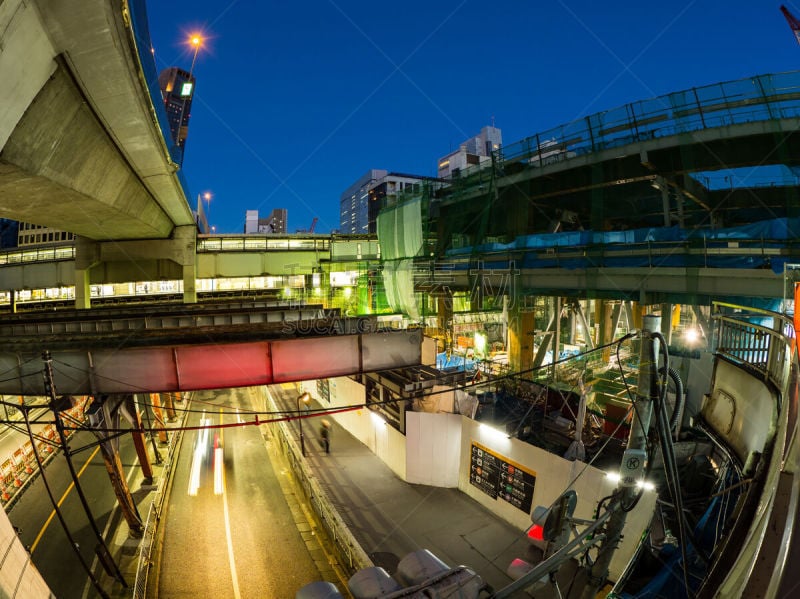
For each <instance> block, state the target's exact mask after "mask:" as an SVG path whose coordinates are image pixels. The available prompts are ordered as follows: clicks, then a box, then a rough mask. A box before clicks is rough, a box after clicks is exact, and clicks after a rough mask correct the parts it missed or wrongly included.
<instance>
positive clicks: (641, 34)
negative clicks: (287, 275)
mask: <svg viewBox="0 0 800 599" xmlns="http://www.w3.org/2000/svg"><path fill="white" fill-rule="evenodd" d="M784 3H785V4H787V6H788V7H789V8H790V10H792V12H794V14H795V15H797V16H799V17H800V2H799V1H797V0H795V1H793V2H784ZM779 6H780V2H772V1H771V0H728V1H725V2H723V1H721V0H720V1H717V0H695V1H687V0H660V1H658V2H642V1H633V0H630V1H615V0H607V1H605V2H597V1H596V0H553V1H544V0H542V1H536V2H535V1H533V0H515V1H506V0H499V1H497V2H491V3H490V2H486V1H485V0H482V1H480V2H479V1H477V0H464V1H458V0H456V1H452V2H436V1H431V0H427V1H424V2H421V1H418V0H404V1H403V2H376V1H372V2H364V1H346V0H335V1H327V0H307V1H305V2H293V1H280V2H277V1H276V2H270V1H263V0H159V1H154V0H151V1H149V2H148V16H149V20H150V28H151V35H152V41H153V47H154V49H155V58H156V65H157V67H158V69H159V70H161V69H162V68H165V67H167V66H179V67H182V68H185V69H188V68H189V66H190V64H191V58H192V54H191V50H190V49H189V48H188V47H187V45H186V43H185V40H186V38H187V37H188V34H189V32H191V31H195V30H202V31H203V32H205V35H206V36H207V38H208V39H207V41H206V43H205V48H204V49H203V50H202V51H201V52H200V54H199V56H198V58H197V64H196V65H195V68H194V74H195V76H196V77H197V88H196V94H195V98H194V104H193V106H192V115H191V117H192V118H191V122H190V127H189V137H188V140H187V143H186V154H185V159H184V171H185V175H186V177H187V179H188V181H189V186H190V191H191V193H192V194H193V196H194V197H196V195H197V194H198V193H200V192H203V191H206V190H210V191H211V192H212V193H213V196H214V197H213V200H212V201H211V208H210V219H209V220H210V222H211V224H213V225H215V226H216V228H217V231H218V232H241V231H242V228H243V226H244V215H245V210H248V209H258V210H259V211H260V212H261V214H262V216H266V215H267V214H268V213H269V211H270V210H271V209H272V208H275V207H282V208H287V209H288V211H289V214H288V220H289V227H288V230H289V231H290V232H294V231H295V230H296V229H298V228H307V227H308V226H309V225H310V224H311V219H312V218H313V217H314V216H317V217H319V223H318V224H317V231H318V232H329V231H331V230H332V229H336V228H337V227H338V224H339V195H340V194H341V192H342V191H344V189H346V188H347V187H348V186H349V185H350V184H351V183H352V182H353V181H355V180H356V179H357V178H358V177H360V176H361V175H362V174H364V173H365V172H366V171H367V170H368V169H370V168H385V169H388V170H390V171H399V172H405V173H414V174H420V175H435V173H436V160H437V158H439V157H440V156H442V155H443V154H446V153H448V152H449V151H450V150H451V148H455V147H457V146H458V144H459V143H460V142H462V141H463V140H465V139H467V138H468V137H471V136H473V135H476V134H477V133H479V131H480V129H481V127H483V126H485V125H488V124H491V120H492V118H494V122H495V124H496V126H497V127H499V128H500V129H502V132H503V141H504V143H506V144H509V143H511V142H514V141H518V140H520V139H522V138H524V137H527V136H529V135H532V134H534V133H536V132H537V131H544V130H546V129H549V128H551V127H555V126H557V125H560V124H562V123H566V122H569V121H571V120H573V119H576V118H580V117H583V116H586V115H587V114H591V113H594V112H599V111H603V110H608V109H611V108H615V107H617V106H619V105H622V104H625V103H627V102H632V101H636V100H641V99H645V98H649V97H653V96H657V95H661V94H665V93H669V92H672V91H678V90H681V89H685V88H690V87H693V86H702V85H707V84H711V83H716V82H719V81H726V80H731V79H740V78H744V77H749V76H751V75H757V74H764V73H776V72H783V71H789V70H795V69H798V68H800V46H799V45H798V44H797V42H796V41H795V39H794V37H793V36H792V33H791V30H790V29H789V26H788V24H787V23H786V21H785V20H784V18H783V16H782V15H781V13H780V10H779Z"/></svg>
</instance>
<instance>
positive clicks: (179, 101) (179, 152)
mask: <svg viewBox="0 0 800 599" xmlns="http://www.w3.org/2000/svg"><path fill="white" fill-rule="evenodd" d="M158 85H159V87H160V88H161V96H162V98H163V99H164V108H166V110H167V120H168V122H169V133H170V136H171V139H172V143H173V148H172V155H173V158H175V159H176V160H177V161H178V164H183V151H184V147H185V145H186V136H187V135H188V133H189V117H190V115H191V112H192V97H193V96H194V86H195V78H194V75H192V74H191V73H189V72H188V71H184V70H183V69H180V68H178V67H169V68H168V69H164V70H163V71H161V73H160V74H159V76H158Z"/></svg>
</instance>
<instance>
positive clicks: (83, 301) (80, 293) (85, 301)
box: [75, 268, 92, 310]
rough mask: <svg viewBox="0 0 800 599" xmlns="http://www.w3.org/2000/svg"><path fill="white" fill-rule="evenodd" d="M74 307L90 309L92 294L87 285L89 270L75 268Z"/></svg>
mask: <svg viewBox="0 0 800 599" xmlns="http://www.w3.org/2000/svg"><path fill="white" fill-rule="evenodd" d="M75 307H76V308H77V309H78V310H88V309H89V308H91V307H92V292H91V286H90V285H89V270H88V269H86V270H82V269H78V268H75Z"/></svg>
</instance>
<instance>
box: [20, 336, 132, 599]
mask: <svg viewBox="0 0 800 599" xmlns="http://www.w3.org/2000/svg"><path fill="white" fill-rule="evenodd" d="M42 360H43V361H44V371H43V374H44V388H45V393H47V397H48V399H49V400H50V409H52V410H53V412H54V413H55V419H56V430H57V431H58V436H59V439H60V441H61V449H62V450H63V452H64V458H65V459H66V462H67V467H68V468H69V473H70V475H71V476H72V482H73V483H75V490H76V491H77V492H78V497H79V498H80V500H81V505H83V510H84V512H85V513H86V518H87V519H88V520H89V524H90V525H91V527H92V530H93V531H94V534H95V537H96V538H97V543H98V544H97V547H96V548H95V551H96V553H97V556H98V557H99V558H100V561H101V562H102V563H103V565H104V566H105V567H106V568H107V569H110V570H112V571H110V572H109V574H111V575H112V576H114V578H116V579H117V580H118V581H119V582H120V583H121V584H122V585H123V586H124V587H125V588H127V587H128V583H127V582H125V577H124V576H122V572H120V570H119V567H117V564H116V562H115V561H114V558H113V557H112V556H111V552H110V551H109V549H108V545H106V542H105V539H104V538H103V534H102V533H101V532H100V529H99V528H98V527H97V522H95V519H94V516H93V515H92V511H91V509H90V508H89V503H88V502H87V501H86V495H84V493H83V488H82V487H81V481H80V479H79V478H78V473H77V472H76V471H75V466H74V464H73V463H72V456H71V455H70V452H69V446H68V445H67V437H66V435H65V434H64V422H63V421H62V420H61V414H60V412H62V411H63V410H64V409H66V408H67V407H71V398H69V397H67V396H63V397H61V398H60V399H58V398H57V397H56V388H55V384H54V383H53V359H52V357H51V355H50V352H49V351H47V350H45V351H43V352H42ZM23 413H24V415H25V424H26V427H27V429H28V435H29V437H30V439H31V445H33V453H34V455H35V456H36V462H37V465H38V466H39V471H40V472H41V474H42V481H43V482H44V485H45V487H46V488H47V492H48V494H50V498H51V499H53V496H52V493H51V491H50V487H49V485H48V484H47V482H46V480H45V478H44V470H43V469H42V463H41V462H40V461H39V454H38V452H37V451H36V444H35V443H34V440H33V433H32V432H31V427H30V421H29V420H28V410H27V409H24V410H23ZM53 505H54V506H55V505H56V503H55V502H53ZM56 511H57V512H58V514H59V520H61V524H62V526H63V527H64V531H65V532H66V534H67V540H68V541H69V542H70V544H71V545H72V547H73V549H74V550H75V553H76V554H77V555H78V559H80V562H81V564H82V565H83V566H84V569H85V570H86V572H87V573H88V574H89V578H90V579H91V580H92V584H93V585H94V586H95V588H96V589H97V590H98V592H99V593H100V595H101V596H102V597H108V595H107V594H106V592H105V591H104V590H103V588H102V587H101V586H100V582H99V581H98V580H97V578H96V577H95V576H94V574H93V573H92V571H91V568H90V567H89V564H88V563H87V562H86V560H85V559H84V558H83V555H82V554H81V552H80V549H79V548H78V544H77V543H76V542H75V540H74V538H73V537H72V534H71V533H70V532H69V530H68V529H67V525H66V521H65V520H64V519H63V516H62V515H61V513H60V510H58V508H56Z"/></svg>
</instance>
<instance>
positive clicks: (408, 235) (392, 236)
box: [378, 197, 422, 320]
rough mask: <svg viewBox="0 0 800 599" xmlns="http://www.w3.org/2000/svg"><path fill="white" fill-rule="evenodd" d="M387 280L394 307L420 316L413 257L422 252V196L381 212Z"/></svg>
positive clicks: (384, 278)
mask: <svg viewBox="0 0 800 599" xmlns="http://www.w3.org/2000/svg"><path fill="white" fill-rule="evenodd" d="M378 242H379V243H380V246H381V257H382V259H383V284H384V287H385V289H386V299H387V300H388V302H389V305H391V307H392V309H393V310H396V311H398V312H403V313H404V314H407V315H408V317H409V318H411V319H413V320H418V319H419V316H420V313H419V307H418V306H417V299H416V295H415V294H414V271H413V263H414V261H413V258H414V256H419V255H420V254H421V253H422V198H420V197H417V198H414V199H413V200H410V201H407V202H404V203H403V204H399V205H395V206H390V207H388V208H384V209H383V210H381V212H380V214H378Z"/></svg>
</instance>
